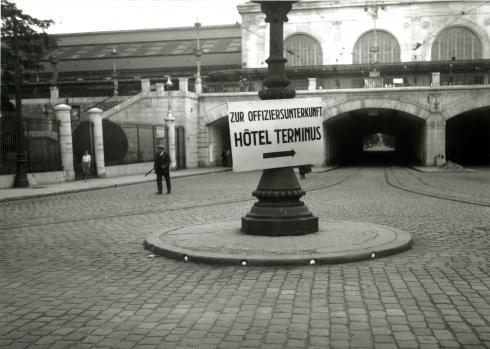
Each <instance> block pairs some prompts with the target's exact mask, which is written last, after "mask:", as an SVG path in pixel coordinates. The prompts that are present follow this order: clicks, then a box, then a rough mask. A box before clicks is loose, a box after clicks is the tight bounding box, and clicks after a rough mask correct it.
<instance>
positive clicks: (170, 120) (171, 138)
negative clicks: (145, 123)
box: [165, 105, 177, 169]
mask: <svg viewBox="0 0 490 349" xmlns="http://www.w3.org/2000/svg"><path fill="white" fill-rule="evenodd" d="M165 124H166V126H167V130H168V133H167V134H168V148H169V149H168V155H170V160H171V161H172V162H171V163H170V168H171V169H175V167H176V165H177V162H176V159H175V154H176V151H175V119H174V117H173V116H172V109H171V108H170V105H169V108H168V114H167V118H166V119H165Z"/></svg>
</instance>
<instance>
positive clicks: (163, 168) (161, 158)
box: [153, 145, 171, 194]
mask: <svg viewBox="0 0 490 349" xmlns="http://www.w3.org/2000/svg"><path fill="white" fill-rule="evenodd" d="M153 169H154V170H155V173H156V175H157V189H158V191H157V194H161V193H162V189H163V188H162V177H165V185H166V187H167V194H170V192H171V187H170V156H169V155H168V154H167V152H165V149H164V147H163V145H158V152H157V153H156V155H155V163H154V165H153Z"/></svg>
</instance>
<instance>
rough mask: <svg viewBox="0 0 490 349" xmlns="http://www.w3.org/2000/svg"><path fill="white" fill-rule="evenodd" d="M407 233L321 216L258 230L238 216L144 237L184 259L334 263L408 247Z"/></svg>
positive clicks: (165, 252)
mask: <svg viewBox="0 0 490 349" xmlns="http://www.w3.org/2000/svg"><path fill="white" fill-rule="evenodd" d="M411 243H412V237H411V236H410V234H408V233H406V232H404V231H401V230H398V229H394V228H390V227H387V226H382V225H378V224H373V223H366V222H351V221H322V222H321V223H320V230H319V231H318V232H316V233H312V234H308V235H296V236H260V235H248V234H245V233H242V232H241V231H240V222H239V221H233V222H219V223H210V224H198V225H187V226H181V227H176V228H172V229H168V230H165V231H160V232H155V233H154V234H152V235H150V236H149V237H148V238H147V239H146V241H145V242H144V245H145V247H146V248H147V249H148V250H151V251H153V252H154V253H156V254H159V255H162V256H167V257H172V258H176V259H180V260H182V261H186V262H187V261H192V262H204V263H212V264H230V265H239V264H241V265H306V264H333V263H345V262H353V261H359V260H364V259H372V258H378V257H383V256H387V255H390V254H394V253H398V252H401V251H405V250H407V249H409V248H410V246H411Z"/></svg>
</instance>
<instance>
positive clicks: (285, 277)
mask: <svg viewBox="0 0 490 349" xmlns="http://www.w3.org/2000/svg"><path fill="white" fill-rule="evenodd" d="M394 176H396V177H397V178H398V179H399V180H400V182H402V183H403V184H404V185H406V186H409V187H411V188H414V189H417V190H429V189H430V188H432V189H431V190H436V191H437V192H438V193H439V194H446V195H452V196H456V197H461V198H466V199H467V198H470V197H472V198H475V200H476V198H478V201H479V202H486V203H490V193H489V188H490V169H489V168H481V169H478V171H477V172H475V173H443V174H434V173H414V172H412V171H411V170H404V169H395V170H393V172H391V173H389V174H388V175H387V177H385V173H384V171H383V168H361V169H360V170H358V169H355V168H341V169H338V170H335V171H330V172H324V173H312V174H309V175H307V179H306V180H302V181H301V184H302V186H303V188H304V189H306V190H307V195H306V196H305V197H304V201H305V202H306V203H307V205H308V207H309V208H310V210H311V211H312V212H313V213H314V214H316V215H318V216H319V217H320V219H322V218H324V219H338V220H354V221H365V222H372V223H376V224H384V225H388V226H391V227H394V228H398V229H401V230H405V231H407V232H409V233H410V234H412V236H413V238H414V242H415V243H414V246H413V248H412V249H411V250H409V251H406V252H403V253H401V254H397V255H394V256H391V257H386V258H380V259H373V260H370V261H365V262H358V263H349V264H340V265H321V266H320V265H315V266H310V265H308V266H304V267H290V268H284V267H231V266H226V267H225V266H211V265H204V264H202V265H201V264H193V263H184V262H181V261H176V260H172V259H166V258H163V257H155V258H150V256H149V255H150V254H149V252H148V251H145V250H144V249H143V247H142V242H143V241H144V239H145V238H146V237H147V236H148V235H149V234H151V233H152V232H153V231H154V230H155V229H156V228H157V227H160V228H170V227H174V226H178V225H186V224H191V223H207V222H217V221H222V220H238V219H240V217H241V216H243V215H244V214H245V213H246V212H247V211H248V210H249V209H250V207H251V205H252V203H253V198H252V197H251V192H252V191H253V190H254V189H255V187H256V186H257V184H258V180H259V177H260V173H258V172H252V173H235V174H234V173H229V172H227V173H220V174H214V175H204V176H199V177H189V178H181V179H176V180H175V181H174V187H175V193H172V195H160V196H158V195H154V184H153V183H146V184H138V185H130V186H125V187H120V188H111V189H103V190H97V191H90V192H81V193H75V194H67V195H57V196H50V197H43V198H37V199H30V200H20V201H11V202H5V203H1V204H0V205H1V210H0V220H1V226H0V229H1V232H0V348H271V349H274V348H376V349H377V348H381V349H384V348H490V262H489V261H490V207H488V206H484V205H472V204H468V203H461V202H457V201H448V200H442V199H440V198H435V197H429V196H424V195H420V194H417V193H414V192H406V191H402V190H400V189H396V188H394V187H392V186H390V185H388V184H387V182H386V178H394ZM414 176H416V177H414ZM309 188H310V189H312V190H308V189H309ZM434 188H435V189H434Z"/></svg>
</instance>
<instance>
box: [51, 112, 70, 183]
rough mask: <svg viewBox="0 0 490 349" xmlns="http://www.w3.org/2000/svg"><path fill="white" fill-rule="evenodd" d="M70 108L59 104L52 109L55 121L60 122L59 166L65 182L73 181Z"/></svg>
mask: <svg viewBox="0 0 490 349" xmlns="http://www.w3.org/2000/svg"><path fill="white" fill-rule="evenodd" d="M70 110H71V107H70V106H68V105H66V104H59V105H57V106H56V107H54V113H55V115H56V119H57V120H59V122H60V131H59V142H60V153H61V165H62V166H63V171H65V176H66V179H67V180H74V179H75V170H74V168H73V138H72V135H71V117H70Z"/></svg>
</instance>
